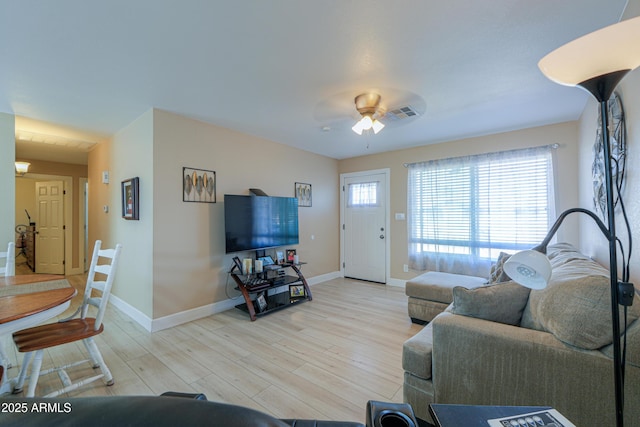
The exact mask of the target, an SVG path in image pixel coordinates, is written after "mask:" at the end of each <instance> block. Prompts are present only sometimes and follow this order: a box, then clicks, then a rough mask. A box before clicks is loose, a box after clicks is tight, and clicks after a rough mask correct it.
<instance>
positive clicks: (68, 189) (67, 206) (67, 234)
mask: <svg viewBox="0 0 640 427" xmlns="http://www.w3.org/2000/svg"><path fill="white" fill-rule="evenodd" d="M26 178H29V179H33V180H34V181H62V183H63V189H64V196H63V198H62V200H63V206H64V207H63V209H64V225H65V227H64V274H65V275H66V276H69V275H73V274H81V273H83V271H81V270H83V268H82V266H80V268H77V269H73V268H72V266H71V264H72V262H71V260H72V259H73V241H72V239H71V236H73V233H71V230H72V229H73V226H74V224H73V212H72V208H73V177H71V176H64V175H46V174H39V173H30V174H29V175H28V176H27V177H26ZM36 227H37V224H36ZM80 237H81V238H82V239H83V240H84V236H83V233H82V235H81V236H80Z"/></svg>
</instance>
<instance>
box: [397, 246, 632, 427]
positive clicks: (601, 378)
mask: <svg viewBox="0 0 640 427" xmlns="http://www.w3.org/2000/svg"><path fill="white" fill-rule="evenodd" d="M547 256H548V258H549V260H550V261H551V264H552V267H553V273H552V276H551V280H550V283H549V285H548V286H547V288H545V289H543V290H537V291H531V292H530V293H529V290H528V289H526V288H522V287H520V286H519V285H517V284H516V283H514V282H510V281H507V282H504V283H498V284H495V285H491V286H482V287H479V288H476V289H471V290H467V289H465V288H462V287H456V288H454V289H453V303H452V304H451V305H450V306H449V308H448V309H447V310H446V311H445V312H443V313H441V314H439V315H438V316H436V318H435V319H433V321H432V322H430V323H429V324H428V325H427V326H425V327H424V328H423V329H422V330H421V331H420V332H419V333H418V334H416V335H415V336H414V337H412V338H410V339H409V340H408V341H406V342H405V344H404V347H403V357H402V363H403V368H404V371H405V372H404V387H403V391H404V401H405V402H407V403H410V404H411V405H412V407H413V409H414V411H415V413H416V416H418V417H420V418H423V419H426V420H430V417H429V414H428V404H429V403H454V404H455V403H457V404H474V405H527V406H529V405H533V406H538V405H540V406H542V405H548V406H552V407H555V408H556V409H558V410H559V411H560V412H561V413H563V414H564V415H565V416H567V417H568V418H569V419H570V420H571V421H572V422H573V423H574V424H576V425H577V426H585V427H589V426H610V425H615V418H614V392H613V363H612V359H611V355H612V345H611V343H612V341H613V339H612V332H611V311H610V290H609V274H608V271H607V270H605V269H604V268H602V267H601V266H600V265H598V264H597V263H595V262H594V261H592V260H591V259H589V258H588V257H586V256H584V255H583V254H581V253H579V252H578V251H577V250H576V249H575V248H573V247H571V246H570V245H568V244H557V245H552V246H550V247H549V249H548V251H547ZM639 300H640V298H638V296H637V295H636V297H635V300H634V304H633V305H632V306H631V307H629V311H628V323H629V324H628V327H627V333H628V337H627V339H628V342H627V354H626V371H625V420H626V424H625V426H627V427H640V320H637V319H638V317H639V316H640V301H639Z"/></svg>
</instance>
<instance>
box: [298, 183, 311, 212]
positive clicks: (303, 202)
mask: <svg viewBox="0 0 640 427" xmlns="http://www.w3.org/2000/svg"><path fill="white" fill-rule="evenodd" d="M295 194H296V195H295V197H296V198H297V199H298V206H304V207H311V184H305V183H303V182H296V188H295Z"/></svg>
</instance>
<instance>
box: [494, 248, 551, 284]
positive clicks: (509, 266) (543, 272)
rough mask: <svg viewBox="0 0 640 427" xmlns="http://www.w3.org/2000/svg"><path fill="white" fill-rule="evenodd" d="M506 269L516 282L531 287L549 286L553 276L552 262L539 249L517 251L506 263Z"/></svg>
mask: <svg viewBox="0 0 640 427" xmlns="http://www.w3.org/2000/svg"><path fill="white" fill-rule="evenodd" d="M504 271H505V273H507V275H508V276H509V277H510V278H511V280H513V281H514V282H517V283H519V284H520V285H522V286H524V287H527V288H531V289H543V288H546V287H547V283H548V282H549V278H550V277H551V263H550V262H549V260H548V259H547V257H546V256H545V255H544V254H543V253H540V252H538V251H534V250H527V251H521V252H517V253H515V254H513V255H511V257H509V259H508V260H507V262H505V263H504Z"/></svg>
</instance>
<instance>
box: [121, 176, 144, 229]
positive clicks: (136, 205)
mask: <svg viewBox="0 0 640 427" xmlns="http://www.w3.org/2000/svg"><path fill="white" fill-rule="evenodd" d="M121 188H122V218H124V219H135V220H138V219H140V200H139V194H138V193H139V191H140V178H138V177H135V178H130V179H127V180H124V181H122V184H121Z"/></svg>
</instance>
